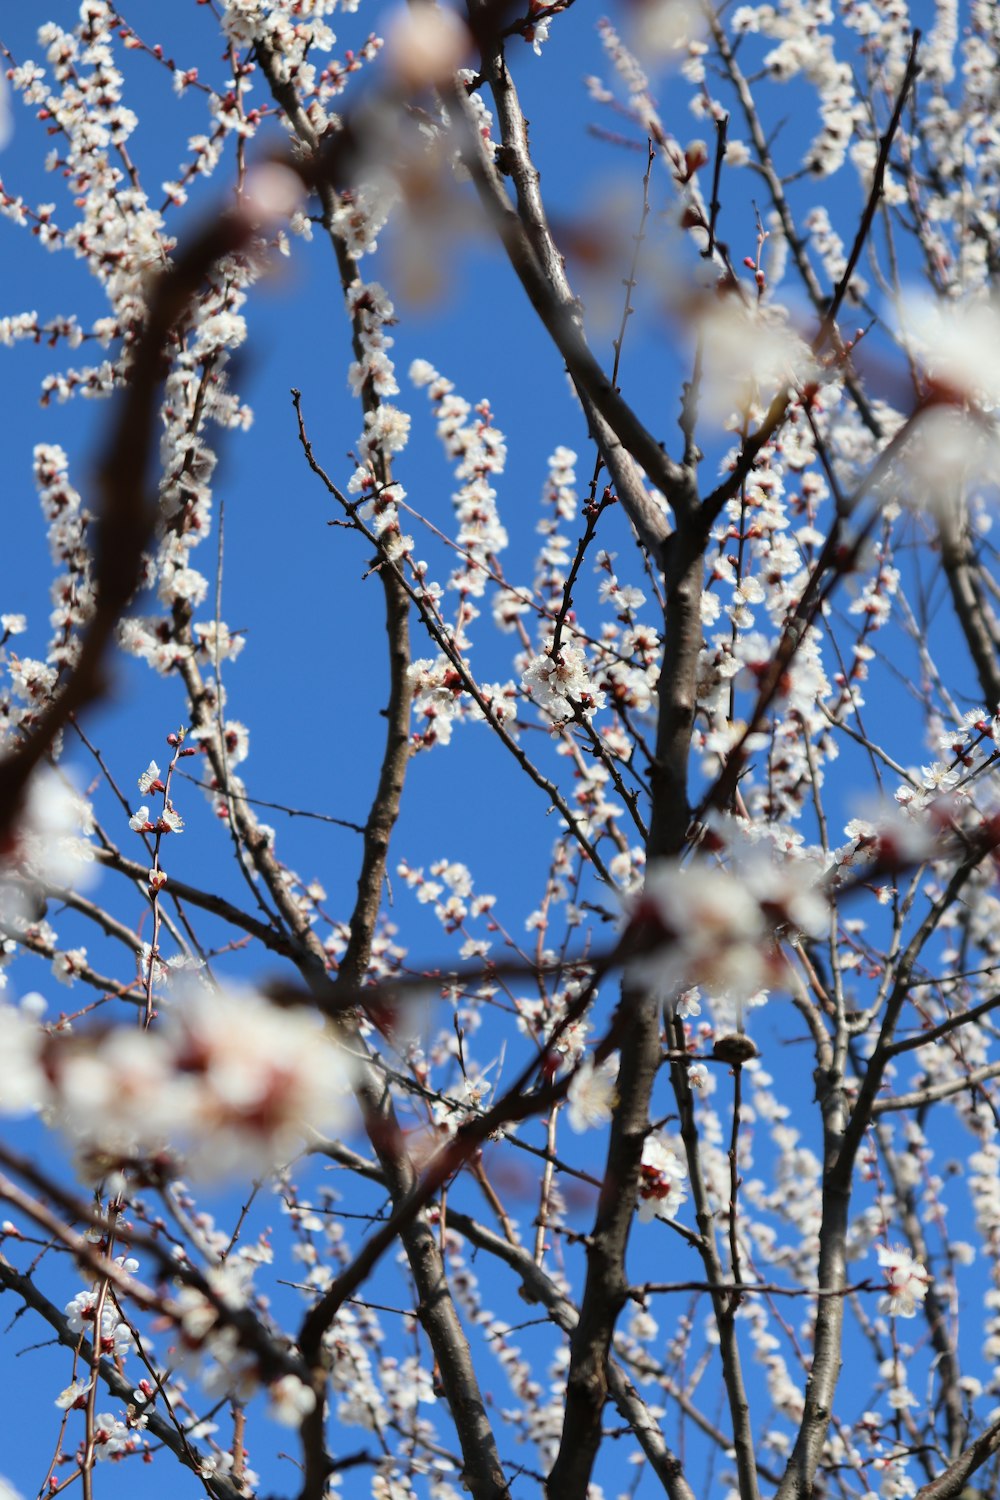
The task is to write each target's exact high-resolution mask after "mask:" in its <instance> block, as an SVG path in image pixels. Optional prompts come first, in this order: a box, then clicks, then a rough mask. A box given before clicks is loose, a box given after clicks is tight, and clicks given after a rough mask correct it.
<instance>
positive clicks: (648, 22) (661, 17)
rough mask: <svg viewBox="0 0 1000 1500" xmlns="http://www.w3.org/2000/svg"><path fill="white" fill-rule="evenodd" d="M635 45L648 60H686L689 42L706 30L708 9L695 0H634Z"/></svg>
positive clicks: (631, 25) (631, 29)
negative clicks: (706, 12)
mask: <svg viewBox="0 0 1000 1500" xmlns="http://www.w3.org/2000/svg"><path fill="white" fill-rule="evenodd" d="M628 16H629V38H630V42H631V45H632V47H633V48H634V49H635V51H636V52H637V53H638V54H639V56H640V57H642V58H644V59H645V60H646V61H647V62H650V63H654V62H664V63H668V64H669V63H671V62H676V63H677V64H678V65H679V64H681V63H683V62H686V61H687V58H688V55H689V46H690V43H692V42H700V41H701V39H702V36H703V35H704V32H705V30H706V23H705V13H704V9H703V7H702V6H701V5H698V4H696V3H695V0H631V4H630V5H629V7H628Z"/></svg>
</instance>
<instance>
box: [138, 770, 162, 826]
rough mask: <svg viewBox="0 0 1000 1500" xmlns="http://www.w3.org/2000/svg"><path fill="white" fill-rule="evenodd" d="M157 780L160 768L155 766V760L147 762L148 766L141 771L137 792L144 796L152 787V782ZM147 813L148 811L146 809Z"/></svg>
mask: <svg viewBox="0 0 1000 1500" xmlns="http://www.w3.org/2000/svg"><path fill="white" fill-rule="evenodd" d="M159 779H160V768H159V766H158V765H157V764H156V761H155V760H151V761H150V762H149V765H148V766H147V767H146V769H145V770H144V771H143V773H142V775H141V776H140V777H139V790H140V792H142V793H143V794H145V793H146V792H148V791H149V790H150V788H151V787H152V785H153V782H154V781H159ZM147 811H148V809H147ZM136 816H138V814H136Z"/></svg>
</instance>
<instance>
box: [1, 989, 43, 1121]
mask: <svg viewBox="0 0 1000 1500" xmlns="http://www.w3.org/2000/svg"><path fill="white" fill-rule="evenodd" d="M43 1041H44V1037H43V1034H42V1032H41V1031H40V1030H39V1028H38V1026H37V1025H36V1024H35V1022H34V1020H31V1019H29V1018H28V1016H26V1015H24V1014H22V1012H21V1011H19V1010H15V1009H14V1007H13V1006H12V1005H0V1114H3V1115H20V1114H28V1113H31V1112H32V1111H34V1110H37V1109H39V1108H40V1107H41V1105H42V1104H43V1103H44V1101H45V1099H46V1097H47V1092H48V1091H47V1086H46V1080H45V1073H44V1070H43V1068H42V1062H41V1057H42V1044H43Z"/></svg>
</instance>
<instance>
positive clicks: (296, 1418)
mask: <svg viewBox="0 0 1000 1500" xmlns="http://www.w3.org/2000/svg"><path fill="white" fill-rule="evenodd" d="M267 1396H268V1402H269V1405H268V1415H269V1416H270V1417H272V1418H273V1419H274V1421H275V1422H280V1423H281V1425H282V1427H299V1426H301V1424H302V1419H303V1417H307V1416H308V1415H309V1413H310V1412H311V1411H314V1410H315V1407H316V1393H315V1391H313V1390H312V1389H311V1388H310V1387H309V1386H307V1385H306V1384H305V1383H304V1382H303V1381H301V1380H300V1379H299V1377H298V1376H297V1375H282V1376H281V1378H280V1380H276V1381H275V1382H274V1384H273V1385H270V1386H268V1389H267Z"/></svg>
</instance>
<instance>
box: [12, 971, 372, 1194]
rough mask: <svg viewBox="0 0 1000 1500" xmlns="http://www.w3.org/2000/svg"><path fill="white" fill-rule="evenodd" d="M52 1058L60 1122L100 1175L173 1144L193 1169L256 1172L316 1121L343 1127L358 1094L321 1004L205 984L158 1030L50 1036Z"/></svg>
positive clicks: (319, 1125)
mask: <svg viewBox="0 0 1000 1500" xmlns="http://www.w3.org/2000/svg"><path fill="white" fill-rule="evenodd" d="M15 1040H17V1038H16V1037H15ZM45 1063H46V1069H47V1072H48V1075H49V1078H50V1080H51V1100H52V1107H53V1114H54V1117H55V1119H56V1122H57V1123H58V1124H59V1125H60V1127H61V1128H62V1129H63V1130H64V1131H65V1133H66V1134H67V1135H68V1136H69V1137H70V1138H71V1139H72V1140H73V1141H75V1143H76V1144H77V1146H78V1147H79V1148H80V1151H81V1154H82V1156H83V1157H84V1159H88V1158H89V1159H90V1161H91V1163H92V1165H94V1166H96V1167H97V1168H98V1170H100V1171H101V1172H102V1173H103V1172H104V1171H106V1170H107V1169H108V1168H109V1167H110V1166H112V1165H115V1164H119V1163H120V1162H121V1161H122V1160H127V1159H129V1158H131V1157H134V1156H146V1155H156V1154H157V1153H159V1152H161V1151H165V1150H166V1149H167V1145H168V1142H169V1145H170V1147H171V1149H174V1148H175V1149H176V1150H177V1152H178V1154H179V1156H180V1157H181V1159H182V1160H183V1163H184V1169H185V1171H186V1172H187V1173H188V1174H189V1175H190V1176H191V1177H192V1178H196V1179H201V1180H213V1179H217V1178H220V1177H223V1176H226V1175H228V1174H230V1173H239V1172H251V1173H254V1174H259V1173H260V1172H262V1171H265V1170H267V1169H268V1168H269V1167H271V1166H275V1165H277V1164H279V1163H281V1162H284V1161H287V1160H288V1158H289V1157H290V1156H292V1155H294V1153H295V1151H296V1150H297V1149H298V1147H299V1145H300V1144H301V1141H302V1138H303V1135H304V1133H305V1132H307V1131H308V1130H310V1129H315V1130H330V1129H335V1128H337V1127H338V1126H340V1125H341V1124H342V1122H343V1120H344V1117H345V1112H346V1101H347V1097H348V1094H349V1091H350V1076H349V1069H348V1066H347V1062H346V1059H345V1055H344V1054H343V1052H341V1050H340V1049H339V1048H338V1047H337V1046H336V1045H335V1044H334V1043H333V1042H332V1041H330V1039H329V1038H328V1037H327V1035H326V1034H325V1032H324V1030H323V1028H322V1024H321V1022H320V1019H319V1017H318V1016H316V1015H315V1014H314V1013H312V1012H307V1011H304V1010H280V1009H278V1008H277V1007H276V1006H274V1005H272V1004H271V1003H270V1002H269V1001H267V1000H265V999H264V997H263V996H261V995H259V994H256V993H255V992H253V991H250V990H237V989H222V990H212V989H209V988H208V987H207V986H206V987H204V988H200V989H192V990H190V991H189V992H188V993H187V994H186V995H183V996H181V998H180V999H179V1000H178V1001H176V1002H172V1003H170V1004H169V1005H165V1006H164V1007H163V1013H162V1019H161V1021H160V1023H159V1024H158V1026H157V1028H156V1029H155V1030H153V1031H149V1032H141V1031H137V1030H133V1029H131V1028H124V1027H121V1028H114V1029H112V1030H110V1031H107V1032H105V1033H103V1034H96V1035H95V1034H91V1035H80V1036H75V1037H71V1038H63V1037H55V1038H51V1039H50V1040H49V1044H48V1048H47V1050H46V1058H45Z"/></svg>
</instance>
